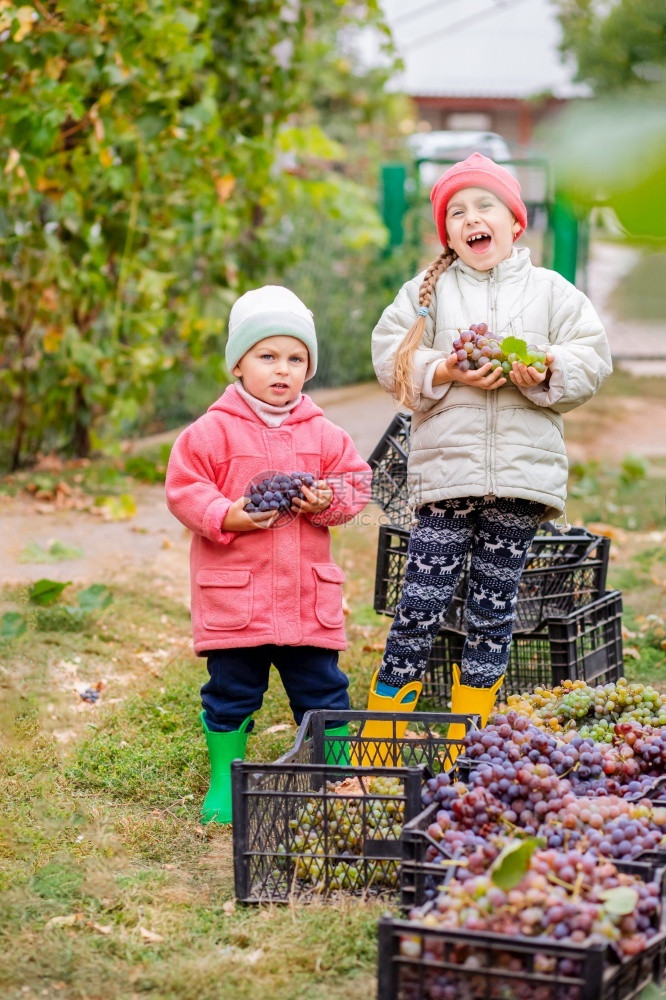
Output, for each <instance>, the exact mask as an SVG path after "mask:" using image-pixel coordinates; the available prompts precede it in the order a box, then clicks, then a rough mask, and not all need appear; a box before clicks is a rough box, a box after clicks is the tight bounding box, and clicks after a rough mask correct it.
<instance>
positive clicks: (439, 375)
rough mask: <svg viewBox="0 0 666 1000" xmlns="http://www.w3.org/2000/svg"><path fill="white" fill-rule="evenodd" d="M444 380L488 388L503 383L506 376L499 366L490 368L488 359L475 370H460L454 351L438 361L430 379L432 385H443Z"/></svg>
mask: <svg viewBox="0 0 666 1000" xmlns="http://www.w3.org/2000/svg"><path fill="white" fill-rule="evenodd" d="M445 382H462V384H463V385H472V386H474V387H475V388H476V389H486V390H490V389H499V387H500V386H501V385H504V384H505V383H506V376H505V375H504V372H503V371H502V369H501V368H491V367H490V361H489V362H488V364H487V365H483V367H482V368H477V369H476V370H475V371H473V370H472V369H471V368H469V369H468V370H467V371H462V370H461V369H460V367H459V366H458V355H457V354H456V352H455V351H454V352H453V354H449V356H448V358H446V360H445V361H440V363H439V364H438V365H437V370H436V372H435V376H434V378H433V380H432V384H433V385H443V384H444V383H445Z"/></svg>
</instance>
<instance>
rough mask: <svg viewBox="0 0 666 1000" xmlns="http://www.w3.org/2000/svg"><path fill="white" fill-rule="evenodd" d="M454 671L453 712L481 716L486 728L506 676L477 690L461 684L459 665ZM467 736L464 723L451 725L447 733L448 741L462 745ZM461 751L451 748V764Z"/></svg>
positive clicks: (457, 748)
mask: <svg viewBox="0 0 666 1000" xmlns="http://www.w3.org/2000/svg"><path fill="white" fill-rule="evenodd" d="M452 669H453V690H452V691H451V712H452V713H453V714H454V715H480V716H481V725H482V726H485V724H486V723H487V721H488V716H489V715H490V713H491V712H492V710H493V708H494V706H495V699H496V698H497V692H498V691H499V689H500V688H501V686H502V683H503V682H504V674H502V676H501V677H500V679H499V680H498V681H495V683H494V684H493V686H492V687H489V688H475V687H467V685H466V684H461V683H460V667H459V666H458V664H457V663H454V664H453V668H452ZM465 735H466V734H465V726H464V725H463V723H462V722H453V723H451V725H450V726H449V731H448V733H447V737H448V739H451V740H459V741H460V743H461V744H462V741H463V739H464V738H465ZM460 749H461V747H460V746H451V747H449V751H450V755H451V757H450V761H451V764H453V763H454V761H455V759H456V757H457V756H458V754H459V753H460ZM449 766H450V765H449ZM447 770H448V767H447Z"/></svg>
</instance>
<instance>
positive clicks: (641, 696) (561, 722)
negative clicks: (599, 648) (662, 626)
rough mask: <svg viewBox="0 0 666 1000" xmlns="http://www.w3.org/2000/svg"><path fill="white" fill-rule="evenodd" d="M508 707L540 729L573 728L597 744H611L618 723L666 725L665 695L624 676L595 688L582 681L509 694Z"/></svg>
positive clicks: (566, 682)
mask: <svg viewBox="0 0 666 1000" xmlns="http://www.w3.org/2000/svg"><path fill="white" fill-rule="evenodd" d="M508 707H509V709H513V710H514V711H516V712H518V713H519V714H520V715H525V716H527V717H528V718H529V719H530V721H531V722H532V723H533V725H536V726H539V727H541V728H543V729H547V730H550V731H552V732H555V733H557V732H561V731H563V730H571V729H575V730H577V731H578V732H579V733H580V734H581V736H591V737H592V738H593V739H594V740H596V741H597V742H600V743H602V742H605V743H611V742H612V741H613V727H614V725H615V724H616V723H617V722H636V723H638V724H639V725H641V726H656V727H660V726H666V694H662V693H661V692H659V691H656V690H655V689H654V688H653V687H651V686H650V685H649V684H641V683H638V682H637V683H630V682H629V681H628V680H627V679H626V678H625V677H620V679H619V680H618V681H617V682H610V683H608V684H599V685H597V686H596V687H590V686H589V685H588V684H586V683H585V681H563V683H562V684H560V685H559V686H557V687H554V688H544V687H537V688H535V689H534V691H533V692H532V693H531V694H530V693H526V694H521V695H510V696H509V698H508Z"/></svg>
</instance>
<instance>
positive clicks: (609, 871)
mask: <svg viewBox="0 0 666 1000" xmlns="http://www.w3.org/2000/svg"><path fill="white" fill-rule="evenodd" d="M617 888H628V889H631V890H633V893H634V896H633V900H634V906H633V908H632V910H631V912H630V913H625V914H623V915H618V914H616V913H614V912H613V908H612V906H606V901H605V894H606V893H607V892H608V891H609V890H612V889H617ZM660 911H661V900H660V886H659V884H658V883H656V882H647V883H646V882H643V881H642V880H641V879H640V878H639V877H638V876H635V875H630V874H627V873H624V872H620V871H618V869H617V868H616V867H615V865H613V864H612V863H610V862H607V861H600V860H599V859H598V858H597V857H595V856H594V855H593V854H590V853H584V852H581V851H568V852H565V851H555V850H545V851H536V852H535V853H534V854H533V855H532V858H531V859H530V863H529V868H528V871H527V873H526V875H525V876H524V878H523V879H522V880H521V881H520V883H519V884H518V885H517V886H515V887H514V888H513V889H509V890H506V891H505V890H503V889H500V888H499V887H498V886H497V885H496V884H495V883H494V882H493V880H492V872H490V873H486V874H483V875H476V876H473V877H472V878H466V879H465V880H464V881H461V880H459V879H458V878H454V879H452V880H450V881H449V882H448V883H447V885H446V887H445V888H444V889H443V891H442V892H440V894H439V896H438V897H437V900H436V901H435V904H434V905H433V906H426V907H425V908H423V909H421V908H417V909H415V910H412V911H411V913H410V919H411V920H418V921H419V922H420V923H423V924H425V925H426V926H437V927H444V928H452V929H453V928H459V927H464V928H465V929H467V930H476V931H491V932H493V933H496V934H503V935H509V936H516V935H520V936H525V937H543V936H547V937H551V938H554V939H555V940H558V941H566V942H571V943H574V944H583V943H588V942H589V943H592V942H600V943H603V944H607V943H608V942H612V943H613V944H614V946H615V947H616V948H617V950H618V951H619V953H620V954H621V955H625V956H628V955H635V954H637V953H638V952H639V951H642V950H644V949H645V947H646V946H647V944H648V943H649V941H650V940H651V939H652V938H653V937H654V936H655V935H656V934H657V932H658V925H659V916H660Z"/></svg>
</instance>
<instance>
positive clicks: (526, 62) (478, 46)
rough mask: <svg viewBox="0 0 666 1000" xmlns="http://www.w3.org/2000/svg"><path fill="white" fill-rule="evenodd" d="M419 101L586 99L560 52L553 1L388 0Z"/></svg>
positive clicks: (406, 79)
mask: <svg viewBox="0 0 666 1000" xmlns="http://www.w3.org/2000/svg"><path fill="white" fill-rule="evenodd" d="M380 4H381V7H382V10H383V11H384V14H385V16H386V19H387V22H388V24H389V26H390V27H391V30H392V33H393V40H394V43H395V45H396V47H397V49H398V52H399V53H400V55H401V56H402V58H403V60H404V63H405V69H404V72H402V73H400V74H399V76H397V77H396V78H395V80H394V81H393V85H394V86H395V87H396V88H398V89H400V90H404V91H406V92H407V93H408V94H411V95H412V96H415V97H492V98H507V97H508V98H521V99H525V98H529V97H533V96H535V95H537V94H543V93H544V92H549V93H552V95H553V96H554V97H558V98H572V97H580V96H585V95H587V94H588V93H589V90H588V88H587V87H586V86H584V85H582V84H580V83H574V75H575V69H576V67H575V63H573V62H572V61H571V60H568V61H563V60H562V56H561V54H560V53H559V51H558V43H559V41H560V38H561V29H560V26H559V23H558V21H557V18H556V16H555V7H554V4H553V2H552V0H436V2H427V0H380Z"/></svg>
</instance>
